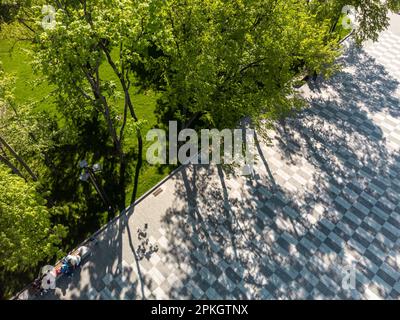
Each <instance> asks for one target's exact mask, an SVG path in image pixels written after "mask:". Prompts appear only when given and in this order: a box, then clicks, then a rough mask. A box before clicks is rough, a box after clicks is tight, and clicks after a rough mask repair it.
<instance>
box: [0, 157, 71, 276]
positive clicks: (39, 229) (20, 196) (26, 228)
mask: <svg viewBox="0 0 400 320" xmlns="http://www.w3.org/2000/svg"><path fill="white" fill-rule="evenodd" d="M64 234H65V229H64V228H63V227H61V226H52V225H51V210H49V209H48V208H47V207H46V201H45V200H44V198H43V197H42V196H41V195H40V194H39V193H38V192H37V191H36V189H35V184H33V183H31V182H26V181H24V180H23V179H21V178H20V177H18V176H17V175H14V174H10V173H9V171H8V170H7V169H6V167H4V166H3V165H1V164H0V248H1V250H0V269H3V270H6V271H23V270H27V269H30V268H33V267H35V266H36V265H37V264H38V263H39V262H41V261H43V260H44V259H46V258H49V257H52V256H53V255H54V254H55V253H56V252H57V250H58V248H57V245H58V244H59V243H60V241H61V238H62V236H63V235H64Z"/></svg>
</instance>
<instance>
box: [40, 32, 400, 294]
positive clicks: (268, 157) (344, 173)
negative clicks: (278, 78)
mask: <svg viewBox="0 0 400 320" xmlns="http://www.w3.org/2000/svg"><path fill="white" fill-rule="evenodd" d="M342 60H343V61H342V62H343V63H344V64H345V68H344V69H343V71H342V72H340V73H339V74H337V75H336V76H334V77H333V78H332V79H331V80H329V81H322V80H318V81H317V82H316V83H314V84H313V85H312V88H310V89H309V90H308V89H305V91H304V95H305V96H306V97H307V98H308V99H309V102H310V108H309V109H307V110H305V111H304V112H302V113H301V115H299V116H298V117H297V118H296V119H292V120H288V121H287V123H286V125H285V126H284V128H283V127H282V126H278V125H277V126H276V130H275V131H269V132H268V134H269V137H270V141H269V142H268V143H265V142H261V141H260V145H259V151H260V154H259V157H258V159H257V166H256V171H255V172H256V175H255V176H254V177H253V178H246V177H243V176H240V175H237V174H235V172H236V170H233V171H232V172H228V170H227V168H224V170H223V169H222V168H221V167H215V166H209V167H204V166H188V167H186V168H184V169H182V170H181V171H179V172H178V173H176V174H175V175H174V176H173V177H171V179H169V180H168V181H167V182H165V183H164V184H163V185H162V186H161V189H162V192H161V193H160V194H159V195H157V196H154V195H149V196H148V197H147V198H145V199H144V200H143V201H142V202H141V203H139V204H138V206H137V207H136V208H135V212H134V213H133V215H131V216H129V217H126V218H121V219H119V220H117V221H116V222H115V223H114V224H112V225H110V226H109V227H108V228H107V229H106V231H104V232H102V233H100V235H99V236H98V240H99V242H98V244H97V245H96V246H95V249H94V252H93V255H92V256H91V257H90V258H89V259H88V261H87V262H86V263H85V264H84V265H83V266H82V268H81V269H80V270H79V271H77V272H76V273H75V274H74V276H73V277H72V278H64V279H62V280H60V281H59V282H58V287H59V288H57V290H56V291H55V292H54V294H49V295H47V296H45V297H44V298H46V299H49V298H61V299H88V298H90V299H141V298H146V299H152V298H157V299H188V298H194V299H221V298H224V299H230V298H233V299H250V298H255V299H327V298H328V299H330V298H334V299H341V298H356V299H378V298H385V299H399V298H400V251H399V250H400V196H399V194H400V154H399V149H400V89H399V88H400V84H399V81H400V35H398V34H395V33H393V32H391V31H387V32H385V33H383V35H382V36H381V39H380V42H379V43H376V44H373V45H369V46H368V48H366V49H365V51H364V50H360V49H354V48H353V47H352V46H349V48H348V50H347V51H346V54H345V55H344V57H343V59H342ZM259 140H261V138H260V139H259ZM145 223H148V225H149V230H148V232H147V234H148V238H149V241H150V243H153V244H157V245H158V247H159V250H158V252H156V253H153V254H152V255H149V257H148V258H149V259H146V258H145V259H143V260H141V261H137V260H136V259H135V254H134V252H135V250H136V249H137V245H138V244H139V243H140V241H139V240H138V237H137V232H136V230H137V228H138V227H140V228H142V229H143V225H144V224H145ZM351 267H352V268H353V269H351V270H354V272H355V279H356V282H355V288H353V289H352V288H350V289H349V288H344V287H343V286H342V283H343V279H344V276H345V275H347V274H348V271H349V270H350V269H349V268H351Z"/></svg>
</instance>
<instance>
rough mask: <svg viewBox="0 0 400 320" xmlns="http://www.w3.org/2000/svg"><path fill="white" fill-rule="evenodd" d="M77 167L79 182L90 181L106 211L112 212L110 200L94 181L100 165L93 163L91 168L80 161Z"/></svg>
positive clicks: (84, 161) (86, 163)
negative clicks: (79, 172) (78, 168)
mask: <svg viewBox="0 0 400 320" xmlns="http://www.w3.org/2000/svg"><path fill="white" fill-rule="evenodd" d="M79 167H80V168H81V169H82V173H81V175H80V176H79V180H81V181H84V182H87V181H88V180H90V181H91V182H92V184H93V186H94V188H95V189H96V191H97V193H98V194H99V196H100V198H101V199H102V200H103V202H104V204H105V205H106V207H107V208H108V211H110V212H111V211H112V205H111V202H110V200H109V199H108V197H107V195H106V193H105V192H104V189H103V188H102V187H101V185H100V184H99V183H98V181H97V179H96V173H97V172H100V171H101V165H100V164H99V163H95V164H94V165H93V166H90V165H89V164H88V162H87V161H86V160H82V161H80V162H79Z"/></svg>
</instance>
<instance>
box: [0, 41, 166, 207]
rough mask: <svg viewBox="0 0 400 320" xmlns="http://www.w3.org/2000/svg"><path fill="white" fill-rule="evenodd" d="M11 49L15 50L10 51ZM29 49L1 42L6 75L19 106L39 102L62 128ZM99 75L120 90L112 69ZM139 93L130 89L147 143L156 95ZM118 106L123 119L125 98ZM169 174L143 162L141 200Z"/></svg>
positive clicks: (0, 57)
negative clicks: (9, 75) (13, 80)
mask: <svg viewBox="0 0 400 320" xmlns="http://www.w3.org/2000/svg"><path fill="white" fill-rule="evenodd" d="M13 46H14V47H13ZM12 48H13V50H12V51H10V49H12ZM28 48H29V44H28V43H26V42H25V43H24V42H17V43H15V42H14V41H11V40H0V61H2V62H3V67H4V69H5V71H6V72H8V73H12V74H14V75H15V76H16V88H15V91H14V95H15V98H16V101H17V102H18V103H31V102H36V101H40V102H39V103H38V104H37V105H36V106H35V108H37V110H46V111H48V112H50V113H51V114H53V115H56V116H57V118H58V119H59V124H60V125H62V123H63V121H62V118H61V115H60V114H59V113H58V111H57V108H56V105H55V103H54V98H53V97H52V96H51V95H50V93H51V90H52V89H53V88H52V87H51V86H50V85H49V84H46V83H42V84H39V85H37V84H35V83H37V82H38V81H37V80H38V79H39V78H38V77H39V75H35V74H34V73H33V71H32V68H31V66H30V63H29V61H30V58H29V55H28V53H27V52H26V50H27V49H28ZM100 72H101V73H102V74H103V75H104V78H106V79H108V80H113V81H115V83H116V84H117V86H118V87H119V86H120V85H119V82H118V79H117V77H116V76H115V75H114V74H113V72H112V70H111V67H109V66H108V65H106V64H104V65H103V66H102V67H101V70H100ZM137 91H138V90H137V88H132V89H131V94H132V101H133V103H134V106H135V110H136V113H137V115H138V117H139V119H145V120H146V121H147V122H146V123H145V124H144V126H143V129H142V132H143V138H144V139H145V135H146V133H147V131H148V130H149V129H151V128H154V127H155V126H156V124H157V119H156V115H155V112H154V110H155V107H156V101H157V94H156V93H154V92H151V91H150V92H145V93H138V92H137ZM116 104H117V105H116V107H117V112H118V113H119V114H121V115H122V114H123V100H122V98H120V99H119V100H117V102H116ZM126 144H127V145H132V146H135V145H136V137H135V135H134V134H133V135H132V136H127V137H126ZM150 145H151V142H147V141H145V142H144V154H143V156H144V157H145V156H146V150H147V148H148V147H149V146H150ZM131 171H132V172H134V168H131ZM170 172H171V168H170V167H168V166H165V167H164V166H162V167H155V166H151V165H149V164H148V163H147V162H146V161H144V163H143V167H142V170H141V174H140V179H139V186H138V196H141V195H143V194H144V193H145V192H147V191H148V190H149V189H151V188H152V187H153V186H154V185H155V184H157V183H158V182H159V181H161V180H162V179H163V178H164V177H165V176H167V175H168V174H169V173H170ZM132 189H133V185H131V186H129V187H128V188H127V197H126V198H127V203H126V205H127V206H128V205H129V204H130V203H129V200H130V199H131V192H132Z"/></svg>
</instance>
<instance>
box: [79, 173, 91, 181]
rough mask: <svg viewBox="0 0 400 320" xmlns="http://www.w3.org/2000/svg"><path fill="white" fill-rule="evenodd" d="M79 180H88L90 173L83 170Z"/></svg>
mask: <svg viewBox="0 0 400 320" xmlns="http://www.w3.org/2000/svg"><path fill="white" fill-rule="evenodd" d="M79 180H81V181H84V182H86V181H88V180H89V173H87V172H82V173H81V175H80V176H79Z"/></svg>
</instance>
